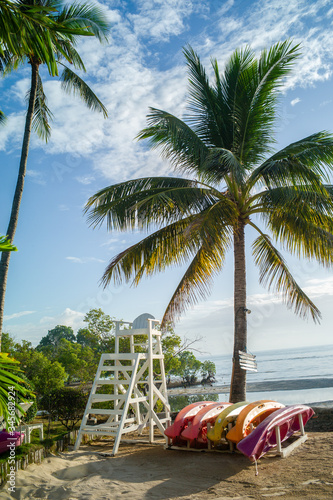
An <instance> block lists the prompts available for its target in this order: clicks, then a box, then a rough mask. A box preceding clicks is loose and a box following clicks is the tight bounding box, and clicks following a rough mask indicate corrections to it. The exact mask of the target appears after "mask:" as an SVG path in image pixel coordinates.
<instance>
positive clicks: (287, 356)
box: [205, 345, 333, 404]
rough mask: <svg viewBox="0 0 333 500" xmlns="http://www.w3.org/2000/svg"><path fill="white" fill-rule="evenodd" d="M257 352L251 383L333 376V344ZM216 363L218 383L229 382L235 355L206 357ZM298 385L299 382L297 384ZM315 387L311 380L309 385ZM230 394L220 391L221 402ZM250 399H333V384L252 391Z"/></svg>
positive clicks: (249, 376)
mask: <svg viewBox="0 0 333 500" xmlns="http://www.w3.org/2000/svg"><path fill="white" fill-rule="evenodd" d="M253 354H255V355H256V361H257V366H258V371H257V372H250V371H249V372H247V382H248V383H249V384H250V383H256V382H264V381H267V382H269V381H271V380H285V381H288V380H295V379H296V380H297V379H298V380H302V379H311V380H313V382H314V385H315V381H316V380H318V379H329V378H333V345H328V346H327V345H326V346H315V347H300V348H297V349H296V348H293V349H281V350H275V351H261V352H257V353H253ZM205 359H210V360H211V361H213V362H214V363H215V366H216V384H215V385H229V383H230V378H231V369H232V362H231V355H220V356H205ZM295 385H296V386H297V383H296V384H295ZM309 385H310V386H311V382H310V384H309ZM228 397H229V396H228V394H220V395H219V399H220V401H224V400H228ZM247 399H248V400H249V401H256V400H258V399H274V400H276V401H279V402H281V403H283V404H296V403H305V404H306V403H314V402H324V401H331V402H333V383H332V386H331V387H326V388H309V389H301V390H294V389H293V390H283V391H281V390H279V391H274V390H273V391H272V390H270V391H258V392H248V393H247Z"/></svg>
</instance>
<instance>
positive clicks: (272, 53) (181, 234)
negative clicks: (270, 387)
mask: <svg viewBox="0 0 333 500" xmlns="http://www.w3.org/2000/svg"><path fill="white" fill-rule="evenodd" d="M184 54H185V58H186V62H187V66H188V71H189V82H188V108H187V112H186V114H185V115H184V117H183V119H180V118H177V117H176V116H174V115H172V114H170V113H168V112H167V111H163V110H159V109H155V108H151V109H150V112H149V114H148V117H147V127H146V128H145V129H143V130H142V131H141V132H140V133H139V135H138V138H139V139H140V140H142V139H145V140H148V141H149V142H148V145H149V146H150V147H151V148H154V149H155V148H156V149H158V150H159V151H160V152H161V155H162V157H163V158H165V159H167V160H169V161H170V163H171V165H172V166H173V167H174V169H175V171H176V172H179V173H181V174H184V176H185V177H175V176H168V177H146V178H140V179H134V180H127V181H125V182H121V183H119V184H115V185H112V186H108V187H106V188H104V189H102V190H100V191H99V192H98V193H96V194H95V195H94V196H92V197H91V198H90V199H89V200H88V202H87V204H86V212H87V213H88V221H89V223H90V224H91V225H93V226H94V227H96V226H100V225H101V224H102V223H103V222H104V221H106V224H107V228H108V230H110V231H112V230H116V231H129V230H137V229H139V230H142V231H149V234H148V236H145V237H144V238H143V239H142V240H141V241H139V242H138V243H137V244H134V245H132V246H130V247H129V248H127V249H125V250H124V251H122V252H121V253H119V254H118V255H116V256H115V257H114V258H113V259H112V260H111V261H110V263H109V265H108V266H107V268H106V270H105V273H104V275H103V278H102V282H103V284H104V286H108V285H109V284H110V283H111V282H112V281H113V282H115V283H121V282H132V283H133V284H134V285H138V284H139V282H140V281H141V280H142V279H143V278H144V277H146V276H151V275H153V274H155V273H158V272H160V271H164V270H165V269H167V268H168V267H170V266H175V265H178V266H183V265H184V264H187V266H188V267H187V268H186V270H185V273H184V275H183V277H182V278H181V280H180V283H179V284H178V286H177V288H176V290H175V292H174V294H173V296H172V297H171V300H170V302H169V303H168V305H167V307H166V311H165V315H164V318H163V325H164V324H166V322H168V321H174V320H175V319H177V318H178V317H179V316H180V315H181V313H183V312H184V311H185V310H186V309H187V308H188V307H189V306H191V305H193V304H195V303H196V302H197V301H198V300H199V299H204V298H206V297H207V295H208V293H209V291H210V289H211V286H212V283H213V279H214V277H215V276H216V275H217V274H218V273H220V272H221V271H222V269H223V265H224V262H225V257H226V254H227V252H228V251H229V250H233V254H234V347H233V371H232V380H231V389H230V401H232V402H236V401H241V400H245V399H246V371H245V370H243V369H242V368H241V366H240V362H239V352H240V351H241V352H246V351H247V314H246V313H247V303H246V299H247V294H246V262H245V230H246V229H247V228H249V227H250V228H251V229H252V231H253V230H254V231H255V232H256V233H257V237H256V239H255V240H254V241H253V243H252V255H253V259H254V263H255V264H256V265H257V266H258V268H259V281H260V282H261V283H262V284H264V285H267V286H268V289H272V290H273V291H275V292H278V293H280V294H281V295H282V297H283V299H284V301H285V302H286V304H287V306H288V307H290V308H293V310H294V312H295V313H296V314H298V315H299V316H301V317H303V318H306V317H311V318H312V319H313V320H314V321H319V319H320V312H319V310H318V308H317V307H316V306H315V304H314V303H313V302H312V301H311V299H310V298H309V297H308V296H307V295H306V293H305V292H304V291H303V290H302V289H301V287H300V286H299V284H298V283H297V282H296V281H295V279H294V277H293V276H292V273H291V271H290V270H289V267H288V265H287V263H286V260H285V258H284V257H283V256H282V253H281V250H280V248H279V247H278V245H279V244H280V245H281V247H282V248H283V249H285V250H286V251H288V252H290V253H291V254H292V255H295V256H296V257H299V258H306V259H316V260H317V261H318V262H319V263H320V264H322V265H323V266H331V265H332V261H333V251H332V250H333V237H332V236H333V217H332V208H333V204H332V194H333V187H332V186H331V185H330V184H329V182H330V181H329V175H330V173H331V170H332V165H333V136H332V135H331V134H329V133H328V132H326V131H321V132H315V133H313V134H312V135H310V136H309V137H305V138H303V139H299V140H297V141H296V142H293V143H291V144H289V145H286V146H284V147H283V148H282V149H280V150H279V151H274V149H273V146H274V143H275V142H276V139H275V137H276V136H275V133H274V125H275V124H276V118H277V110H278V103H279V97H280V96H281V91H282V89H283V85H284V82H285V78H286V77H287V75H289V73H290V71H291V69H292V67H293V65H294V63H295V61H296V60H297V58H298V57H299V56H300V49H299V46H298V45H294V44H293V43H292V42H290V41H284V42H281V43H277V44H275V45H273V46H272V47H271V48H269V49H268V50H263V51H262V52H261V54H260V55H259V56H258V57H257V56H256V55H255V53H254V52H253V51H252V50H251V48H250V47H244V48H242V49H241V50H236V51H235V52H234V53H233V54H232V55H231V57H230V58H229V60H228V62H227V63H226V65H225V69H224V71H223V72H222V73H221V72H220V69H219V66H218V63H217V61H216V60H213V61H212V74H213V78H212V80H210V79H209V77H208V75H207V72H206V70H205V68H204V67H203V65H202V63H201V61H200V58H199V56H198V55H197V54H196V52H195V51H194V50H193V49H192V48H191V47H188V48H186V49H185V50H184ZM190 177H192V178H190ZM222 335H223V327H221V336H222Z"/></svg>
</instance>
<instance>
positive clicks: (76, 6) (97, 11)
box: [57, 2, 110, 41]
mask: <svg viewBox="0 0 333 500" xmlns="http://www.w3.org/2000/svg"><path fill="white" fill-rule="evenodd" d="M57 22H58V23H59V24H60V25H61V26H64V27H65V28H67V29H68V30H70V32H72V31H73V30H78V33H80V35H81V34H85V35H93V36H95V37H96V38H98V40H99V41H107V35H108V32H109V30H110V24H109V22H108V21H107V20H106V17H105V14H104V12H103V10H102V9H101V8H99V7H98V6H97V5H92V4H89V3H76V2H75V3H73V4H70V5H66V6H65V7H64V8H63V9H62V11H61V13H60V14H59V16H58V18H57ZM81 31H82V33H81Z"/></svg>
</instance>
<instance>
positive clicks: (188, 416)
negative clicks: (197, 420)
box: [164, 401, 214, 444]
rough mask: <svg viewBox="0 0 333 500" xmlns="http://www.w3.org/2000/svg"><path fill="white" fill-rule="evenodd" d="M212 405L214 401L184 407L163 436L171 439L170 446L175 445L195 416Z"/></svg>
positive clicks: (199, 402)
mask: <svg viewBox="0 0 333 500" xmlns="http://www.w3.org/2000/svg"><path fill="white" fill-rule="evenodd" d="M212 404H214V401H198V402H197V403H192V404H190V405H188V406H185V408H183V409H182V410H181V411H180V412H179V413H178V415H177V416H176V418H175V420H174V422H173V424H172V425H170V426H169V427H167V428H166V429H165V431H164V434H165V435H166V436H167V437H169V438H171V439H172V444H176V443H177V441H179V439H180V435H181V433H182V432H183V431H184V430H185V429H186V428H187V426H188V425H189V423H190V422H191V421H192V420H193V419H194V417H195V416H196V414H197V413H198V412H199V411H200V410H202V409H204V408H207V406H210V405H212Z"/></svg>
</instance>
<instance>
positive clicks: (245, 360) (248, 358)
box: [238, 351, 258, 372]
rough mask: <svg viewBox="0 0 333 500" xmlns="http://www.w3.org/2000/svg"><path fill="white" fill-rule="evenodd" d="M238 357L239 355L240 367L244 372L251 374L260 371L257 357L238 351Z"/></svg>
mask: <svg viewBox="0 0 333 500" xmlns="http://www.w3.org/2000/svg"><path fill="white" fill-rule="evenodd" d="M238 355H239V366H240V367H241V368H242V370H247V371H250V372H257V371H258V369H257V363H256V357H255V355H254V354H249V353H247V352H243V351H238Z"/></svg>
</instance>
